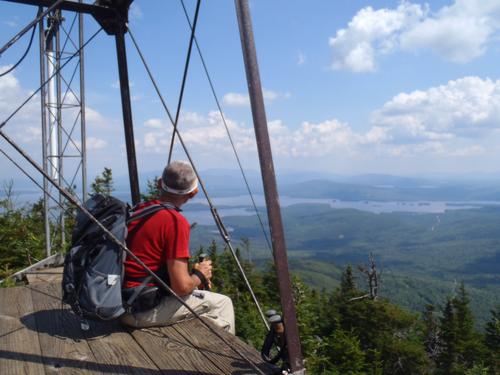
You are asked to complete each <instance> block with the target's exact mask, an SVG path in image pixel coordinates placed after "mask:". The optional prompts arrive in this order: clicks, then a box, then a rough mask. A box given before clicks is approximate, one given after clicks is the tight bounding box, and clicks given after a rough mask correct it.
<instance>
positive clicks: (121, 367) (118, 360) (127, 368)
mask: <svg viewBox="0 0 500 375" xmlns="http://www.w3.org/2000/svg"><path fill="white" fill-rule="evenodd" d="M90 324H91V329H90V331H89V332H88V333H87V334H86V337H87V342H88V344H89V345H90V348H91V349H92V352H93V353H94V356H95V357H96V359H97V361H98V362H99V363H104V364H106V366H107V368H108V369H110V370H111V372H112V373H119V374H153V373H154V374H158V373H159V370H158V366H156V365H155V363H154V362H153V361H152V360H151V358H150V357H149V355H148V354H146V353H145V352H144V350H143V349H142V348H141V347H140V346H139V344H138V343H137V342H136V341H135V340H134V338H133V337H132V336H131V335H130V334H129V333H128V332H125V330H124V328H123V327H122V326H121V324H120V323H119V322H117V321H115V322H91V323H90ZM94 331H97V332H99V335H97V336H96V335H94V334H93V333H92V332H94Z"/></svg>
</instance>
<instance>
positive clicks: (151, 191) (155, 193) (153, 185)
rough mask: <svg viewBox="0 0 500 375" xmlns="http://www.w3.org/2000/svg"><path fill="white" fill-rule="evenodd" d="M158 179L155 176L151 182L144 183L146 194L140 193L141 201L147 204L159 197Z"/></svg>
mask: <svg viewBox="0 0 500 375" xmlns="http://www.w3.org/2000/svg"><path fill="white" fill-rule="evenodd" d="M158 180H159V177H158V176H155V177H154V178H153V179H152V180H150V179H148V181H147V182H146V193H145V194H142V193H141V201H143V202H147V201H152V200H154V199H158V198H159V197H160V189H159V188H158Z"/></svg>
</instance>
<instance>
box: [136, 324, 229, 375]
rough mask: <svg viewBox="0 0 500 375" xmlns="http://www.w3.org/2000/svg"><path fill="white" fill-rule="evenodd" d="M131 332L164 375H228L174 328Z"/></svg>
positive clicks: (155, 328) (145, 329)
mask: <svg viewBox="0 0 500 375" xmlns="http://www.w3.org/2000/svg"><path fill="white" fill-rule="evenodd" d="M181 324H183V323H181ZM130 332H131V334H132V336H133V337H134V338H135V340H136V341H137V342H138V343H139V345H141V347H142V348H143V349H144V350H145V351H147V352H148V354H149V356H150V357H151V358H152V359H153V361H154V362H155V364H156V365H157V366H158V368H159V369H160V370H162V373H167V374H170V373H172V374H199V375H202V374H203V375H207V374H227V373H228V372H224V371H223V370H221V369H220V368H219V367H218V366H216V365H215V364H213V363H212V362H211V361H207V359H206V356H204V355H203V354H202V353H200V352H199V351H198V350H197V349H196V348H195V347H194V346H193V345H192V344H191V343H190V342H188V341H186V340H185V339H184V337H183V336H182V335H180V334H179V333H178V332H177V330H175V329H174V328H173V326H168V327H154V328H144V329H136V330H133V329H130ZM229 373H232V372H229Z"/></svg>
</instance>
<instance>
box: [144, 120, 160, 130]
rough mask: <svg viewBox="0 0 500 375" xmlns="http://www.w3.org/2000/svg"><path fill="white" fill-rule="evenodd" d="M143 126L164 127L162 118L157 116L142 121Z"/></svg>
mask: <svg viewBox="0 0 500 375" xmlns="http://www.w3.org/2000/svg"><path fill="white" fill-rule="evenodd" d="M144 126H145V127H147V128H154V129H161V128H163V127H165V125H164V124H163V122H162V120H160V119H159V118H150V119H149V120H146V121H145V122H144Z"/></svg>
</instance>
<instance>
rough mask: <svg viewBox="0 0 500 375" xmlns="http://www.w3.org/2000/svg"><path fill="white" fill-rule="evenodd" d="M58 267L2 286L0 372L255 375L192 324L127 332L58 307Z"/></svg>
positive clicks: (250, 353) (246, 349) (252, 353)
mask: <svg viewBox="0 0 500 375" xmlns="http://www.w3.org/2000/svg"><path fill="white" fill-rule="evenodd" d="M60 272H61V271H60V270H58V271H54V270H50V269H46V270H44V271H42V272H40V273H38V274H32V275H28V280H29V281H30V284H29V285H26V286H22V287H14V288H0V374H8V375H11V374H22V375H24V374H204V375H208V374H254V373H257V371H256V370H255V369H254V368H253V367H252V366H251V365H250V364H248V363H247V362H246V361H244V360H243V359H242V358H241V357H240V356H238V354H236V353H235V352H234V351H233V350H232V349H231V348H229V347H228V346H227V345H226V344H224V343H223V342H222V340H220V339H219V338H217V337H216V336H215V335H214V334H213V333H211V332H210V331H209V330H208V329H207V328H206V327H205V326H203V324H202V323H201V322H200V321H198V320H196V319H195V320H191V321H187V322H183V323H178V324H175V325H172V326H169V327H161V328H149V329H140V330H131V329H128V328H124V327H122V326H121V325H120V324H119V323H118V322H112V323H97V322H91V329H90V331H82V330H81V329H80V324H79V320H78V319H77V317H76V316H75V315H74V314H72V313H71V310H69V309H68V307H67V306H64V305H63V304H62V303H61V300H60V295H61V287H60V282H59V280H58V279H59V278H60V276H59V277H58V275H57V274H58V273H59V274H60ZM218 331H219V332H220V333H221V334H222V335H223V337H224V338H226V339H227V340H228V341H229V342H230V343H231V344H232V345H233V347H234V348H237V349H238V350H240V351H241V352H243V353H244V354H245V355H246V357H247V358H249V359H250V360H251V361H252V362H253V363H254V364H255V365H256V366H257V367H258V368H259V369H260V370H261V371H262V372H263V373H266V374H272V373H274V371H275V368H273V367H271V366H269V365H268V364H266V363H263V361H262V360H261V358H260V355H259V353H258V352H257V351H256V350H255V349H254V348H252V347H250V346H249V345H247V344H245V343H244V342H242V341H241V340H239V339H238V338H237V337H235V336H233V335H231V334H229V333H227V332H224V331H222V330H220V329H218Z"/></svg>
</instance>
